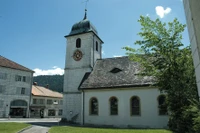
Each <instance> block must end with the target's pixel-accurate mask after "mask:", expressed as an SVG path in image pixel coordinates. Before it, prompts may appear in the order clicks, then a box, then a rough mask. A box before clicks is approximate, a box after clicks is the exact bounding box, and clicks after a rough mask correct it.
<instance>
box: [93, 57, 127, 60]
mask: <svg viewBox="0 0 200 133" xmlns="http://www.w3.org/2000/svg"><path fill="white" fill-rule="evenodd" d="M119 58H128V56H120V57H109V58H103V59H97V60H112V59H119Z"/></svg>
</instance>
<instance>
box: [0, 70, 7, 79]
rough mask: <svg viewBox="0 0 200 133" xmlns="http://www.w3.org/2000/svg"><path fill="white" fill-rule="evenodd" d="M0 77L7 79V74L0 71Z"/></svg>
mask: <svg viewBox="0 0 200 133" xmlns="http://www.w3.org/2000/svg"><path fill="white" fill-rule="evenodd" d="M0 79H4V80H5V79H7V74H6V73H1V72H0Z"/></svg>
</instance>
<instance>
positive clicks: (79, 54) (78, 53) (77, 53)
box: [73, 50, 83, 61]
mask: <svg viewBox="0 0 200 133" xmlns="http://www.w3.org/2000/svg"><path fill="white" fill-rule="evenodd" d="M82 57H83V54H82V52H81V51H80V50H76V51H75V52H74V55H73V58H74V60H75V61H79V60H81V58H82Z"/></svg>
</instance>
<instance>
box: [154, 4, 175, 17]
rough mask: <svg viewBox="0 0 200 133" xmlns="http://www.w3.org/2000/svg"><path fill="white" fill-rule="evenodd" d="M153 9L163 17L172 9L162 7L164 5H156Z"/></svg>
mask: <svg viewBox="0 0 200 133" xmlns="http://www.w3.org/2000/svg"><path fill="white" fill-rule="evenodd" d="M155 10H156V14H157V15H158V16H159V17H160V18H164V16H165V15H167V14H169V13H170V12H171V10H172V9H171V8H169V7H167V8H166V9H164V7H162V6H156V8H155Z"/></svg>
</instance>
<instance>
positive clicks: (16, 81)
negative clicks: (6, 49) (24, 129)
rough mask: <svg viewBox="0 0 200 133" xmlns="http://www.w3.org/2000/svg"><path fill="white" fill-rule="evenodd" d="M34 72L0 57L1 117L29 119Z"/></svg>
mask: <svg viewBox="0 0 200 133" xmlns="http://www.w3.org/2000/svg"><path fill="white" fill-rule="evenodd" d="M33 73H34V71H32V70H30V69H28V68H26V67H24V66H22V65H19V64H17V63H15V62H13V61H11V60H9V59H6V58H5V57H3V56H0V117H8V116H9V115H10V116H11V117H28V116H29V104H30V96H31V86H32V79H33Z"/></svg>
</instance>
